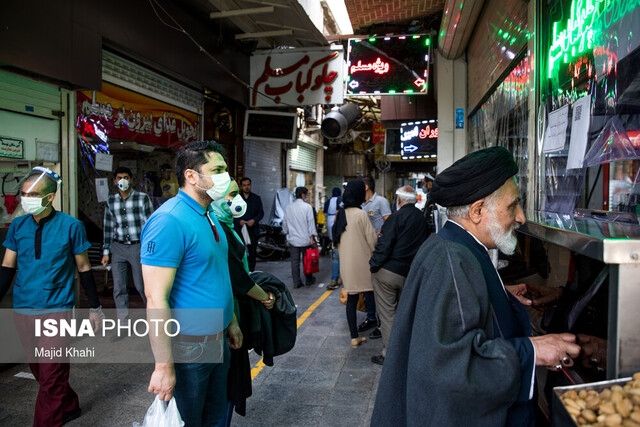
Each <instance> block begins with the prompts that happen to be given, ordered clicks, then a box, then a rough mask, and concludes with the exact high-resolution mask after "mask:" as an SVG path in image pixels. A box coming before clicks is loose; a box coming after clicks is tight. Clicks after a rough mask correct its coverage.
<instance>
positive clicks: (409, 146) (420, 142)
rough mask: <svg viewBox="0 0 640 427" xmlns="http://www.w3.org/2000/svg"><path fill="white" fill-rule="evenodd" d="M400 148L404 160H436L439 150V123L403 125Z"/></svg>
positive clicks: (410, 123)
mask: <svg viewBox="0 0 640 427" xmlns="http://www.w3.org/2000/svg"><path fill="white" fill-rule="evenodd" d="M400 147H401V150H402V152H401V155H402V158H403V159H422V158H435V157H436V155H437V150H438V121H437V120H422V121H417V122H408V123H402V124H401V125H400Z"/></svg>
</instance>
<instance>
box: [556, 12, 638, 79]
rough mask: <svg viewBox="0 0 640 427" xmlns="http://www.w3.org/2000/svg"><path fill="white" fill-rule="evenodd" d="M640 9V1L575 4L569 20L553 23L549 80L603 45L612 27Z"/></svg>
mask: <svg viewBox="0 0 640 427" xmlns="http://www.w3.org/2000/svg"><path fill="white" fill-rule="evenodd" d="M636 7H638V2H637V0H574V1H573V2H572V3H571V9H570V12H569V18H568V19H567V20H566V21H557V22H554V23H553V29H552V34H551V40H553V42H552V44H551V46H550V47H549V55H548V77H549V78H551V77H552V76H553V74H554V70H556V71H557V70H558V69H559V68H560V67H561V66H562V64H570V63H572V62H573V61H574V59H576V58H579V57H580V56H581V55H584V54H586V53H591V52H592V50H593V49H594V47H595V46H598V45H601V44H602V43H601V42H602V41H601V40H600V39H601V38H602V35H603V34H604V32H605V31H606V30H607V29H609V27H610V26H611V25H612V24H614V23H616V22H617V21H619V20H620V19H622V18H623V17H624V16H625V15H627V14H628V13H630V12H632V11H633V10H634V8H636Z"/></svg>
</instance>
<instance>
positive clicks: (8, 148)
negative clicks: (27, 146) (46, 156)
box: [0, 136, 24, 159]
mask: <svg viewBox="0 0 640 427" xmlns="http://www.w3.org/2000/svg"><path fill="white" fill-rule="evenodd" d="M23 143H24V140H22V139H18V138H9V137H6V136H0V157H11V158H13V159H22V158H24V151H23Z"/></svg>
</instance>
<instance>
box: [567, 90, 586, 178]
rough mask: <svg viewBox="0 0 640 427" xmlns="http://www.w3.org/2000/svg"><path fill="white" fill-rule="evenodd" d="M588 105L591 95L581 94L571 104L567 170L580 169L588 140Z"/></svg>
mask: <svg viewBox="0 0 640 427" xmlns="http://www.w3.org/2000/svg"><path fill="white" fill-rule="evenodd" d="M590 107H591V95H587V96H583V97H582V98H580V99H578V100H577V101H576V102H574V104H573V116H572V117H571V138H570V139H569V158H568V159H567V170H569V169H580V168H581V167H582V162H583V161H584V154H585V152H586V150H587V143H588V142H589V125H590V121H591V112H590Z"/></svg>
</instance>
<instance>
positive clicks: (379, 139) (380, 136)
mask: <svg viewBox="0 0 640 427" xmlns="http://www.w3.org/2000/svg"><path fill="white" fill-rule="evenodd" d="M386 135H387V130H386V129H385V127H384V125H383V124H382V123H380V122H376V123H374V124H373V136H372V137H371V142H372V143H373V144H384V140H385V136H386Z"/></svg>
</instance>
